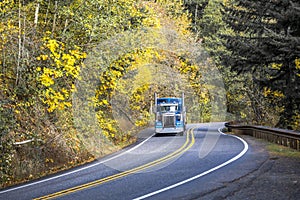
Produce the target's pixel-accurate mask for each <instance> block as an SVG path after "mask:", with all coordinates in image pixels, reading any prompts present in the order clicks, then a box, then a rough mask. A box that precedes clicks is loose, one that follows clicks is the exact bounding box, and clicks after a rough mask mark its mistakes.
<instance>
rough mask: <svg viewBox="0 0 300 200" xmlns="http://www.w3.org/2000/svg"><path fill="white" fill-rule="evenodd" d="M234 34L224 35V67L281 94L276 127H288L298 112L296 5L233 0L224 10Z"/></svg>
mask: <svg viewBox="0 0 300 200" xmlns="http://www.w3.org/2000/svg"><path fill="white" fill-rule="evenodd" d="M224 16H225V21H226V23H227V24H228V25H229V26H230V27H231V28H232V30H233V31H234V33H235V34H234V35H225V36H224V37H225V38H226V44H225V45H226V47H227V49H228V50H229V51H230V52H231V54H230V55H229V56H226V57H224V58H223V61H224V65H225V66H228V67H231V69H232V70H233V71H236V72H238V73H247V72H251V73H253V75H254V77H253V78H254V79H255V80H256V82H257V83H258V84H259V85H260V87H261V88H265V87H267V88H270V89H271V90H272V91H279V92H281V93H282V94H283V95H284V98H283V99H282V102H281V103H282V105H283V106H284V111H283V112H282V115H281V119H280V122H279V126H282V127H288V124H289V123H290V122H291V121H293V120H295V118H294V116H295V115H296V114H297V113H299V110H300V90H299V87H300V77H299V71H300V69H299V66H297V62H298V61H299V57H300V4H299V2H298V1H289V0H274V1H269V0H263V1H261V0H260V1H258V0H236V1H234V3H233V4H232V5H231V6H230V7H225V12H224Z"/></svg>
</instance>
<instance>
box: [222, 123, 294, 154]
mask: <svg viewBox="0 0 300 200" xmlns="http://www.w3.org/2000/svg"><path fill="white" fill-rule="evenodd" d="M225 126H226V127H227V128H228V130H229V131H230V132H234V133H236V134H245V135H250V136H253V137H256V138H259V139H263V140H266V141H268V142H272V143H276V144H279V145H283V146H286V147H290V148H292V149H296V150H298V151H300V132H296V131H292V130H285V129H278V128H269V127H264V126H251V125H238V124H232V123H231V122H229V123H226V124H225Z"/></svg>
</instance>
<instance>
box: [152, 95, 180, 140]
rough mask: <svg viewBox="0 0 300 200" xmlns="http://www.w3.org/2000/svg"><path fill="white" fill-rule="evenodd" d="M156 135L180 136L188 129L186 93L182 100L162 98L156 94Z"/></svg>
mask: <svg viewBox="0 0 300 200" xmlns="http://www.w3.org/2000/svg"><path fill="white" fill-rule="evenodd" d="M154 99H155V105H154V113H155V133H156V134H180V135H183V133H184V132H185V129H186V108H185V105H184V93H182V96H181V98H177V97H161V98H159V97H158V95H157V94H156V93H155V94H154Z"/></svg>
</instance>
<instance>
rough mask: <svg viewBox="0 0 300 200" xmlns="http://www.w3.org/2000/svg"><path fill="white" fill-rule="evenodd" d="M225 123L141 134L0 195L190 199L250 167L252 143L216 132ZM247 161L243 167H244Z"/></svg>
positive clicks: (236, 176) (199, 195)
mask: <svg viewBox="0 0 300 200" xmlns="http://www.w3.org/2000/svg"><path fill="white" fill-rule="evenodd" d="M222 127H224V123H207V124H190V125H188V130H187V132H186V133H185V134H184V136H172V135H169V136H154V134H153V129H146V130H144V131H143V132H141V134H140V140H139V142H138V143H137V144H136V145H134V146H131V147H129V148H127V149H124V150H122V151H120V152H118V153H116V154H113V155H110V156H108V157H105V158H103V159H100V160H98V161H95V162H93V163H90V164H87V165H84V166H81V167H78V168H74V169H72V170H69V171H65V172H62V173H59V174H56V175H52V176H48V177H45V178H44V179H40V180H37V181H34V182H30V183H27V184H24V185H19V186H15V187H11V188H6V189H3V190H0V199H72V200H75V199H195V198H200V197H202V196H203V197H204V196H205V195H207V194H210V193H211V192H213V191H215V190H217V189H218V188H222V187H224V184H227V183H230V182H231V181H233V180H236V179H238V178H240V177H242V176H244V175H245V174H248V173H249V172H251V171H252V170H253V168H255V165H256V163H255V162H254V158H253V155H252V153H251V147H250V146H248V144H247V143H246V142H245V141H244V140H243V139H241V138H238V137H236V136H233V135H226V134H224V133H222V132H221V128H222ZM245 166H247V167H245Z"/></svg>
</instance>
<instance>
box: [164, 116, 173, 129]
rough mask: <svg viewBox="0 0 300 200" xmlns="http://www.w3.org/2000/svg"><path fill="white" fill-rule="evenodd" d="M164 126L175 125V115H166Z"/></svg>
mask: <svg viewBox="0 0 300 200" xmlns="http://www.w3.org/2000/svg"><path fill="white" fill-rule="evenodd" d="M163 119H164V122H163V124H164V128H170V127H175V116H174V115H171V116H170V115H164V117H163Z"/></svg>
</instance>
